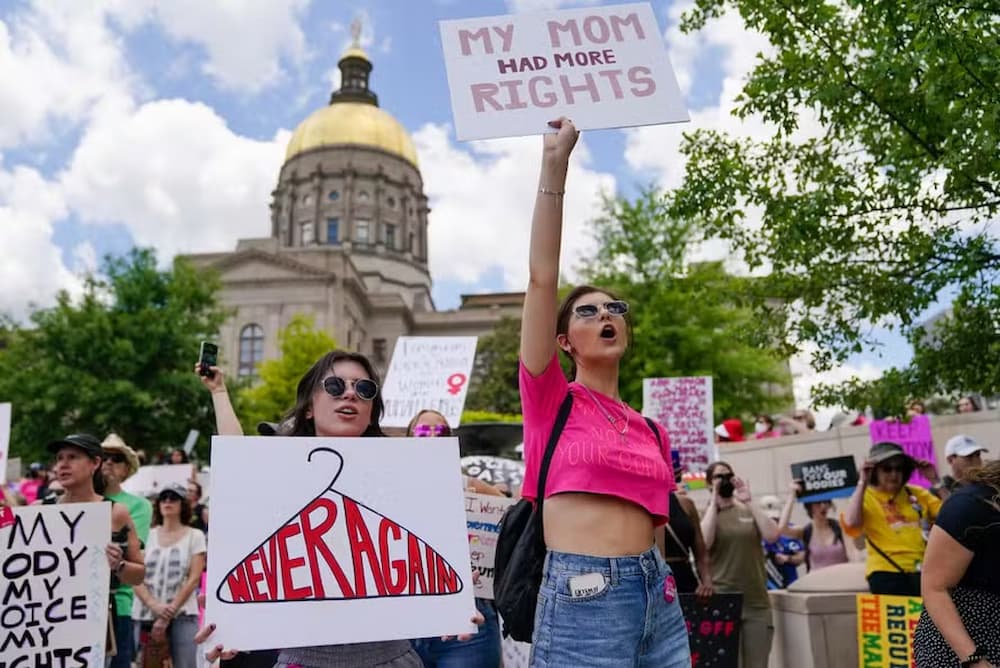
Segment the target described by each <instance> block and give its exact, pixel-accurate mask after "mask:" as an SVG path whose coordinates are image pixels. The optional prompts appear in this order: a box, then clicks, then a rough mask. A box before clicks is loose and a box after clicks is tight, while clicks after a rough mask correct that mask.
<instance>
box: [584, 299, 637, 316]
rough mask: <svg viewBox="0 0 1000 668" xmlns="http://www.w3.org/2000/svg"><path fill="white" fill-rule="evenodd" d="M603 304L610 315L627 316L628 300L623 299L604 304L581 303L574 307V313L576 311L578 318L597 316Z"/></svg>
mask: <svg viewBox="0 0 1000 668" xmlns="http://www.w3.org/2000/svg"><path fill="white" fill-rule="evenodd" d="M602 306H603V307H604V310H605V311H607V312H608V315H611V316H614V317H616V318H623V317H625V314H626V313H628V302H626V301H622V300H621V299H616V300H614V301H610V302H606V303H604V304H580V305H579V306H576V307H574V308H573V313H575V314H576V317H578V318H584V319H587V318H596V317H597V315H598V314H599V313H600V312H601V307H602Z"/></svg>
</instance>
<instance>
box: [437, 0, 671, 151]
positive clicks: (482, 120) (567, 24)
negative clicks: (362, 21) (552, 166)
mask: <svg viewBox="0 0 1000 668" xmlns="http://www.w3.org/2000/svg"><path fill="white" fill-rule="evenodd" d="M440 29H441V44H442V46H443V47H444V58H445V66H446V68H447V71H448V86H449V88H450V89H451V108H452V113H453V114H454V117H455V132H456V135H457V137H458V139H460V140H468V139H489V138H493V137H512V136H520V135H536V134H542V133H543V132H546V131H548V130H549V128H548V126H547V125H546V123H547V122H548V121H550V120H552V119H553V118H557V117H559V116H563V115H565V116H569V117H570V118H572V119H573V122H574V123H575V124H576V126H577V127H578V128H579V129H581V130H591V129H597V128H620V127H630V126H634V125H653V124H656V123H678V122H682V121H687V120H688V113H687V109H686V108H685V107H684V102H683V100H682V99H681V93H680V89H679V88H678V87H677V80H676V78H675V77H674V71H673V69H671V67H670V61H669V59H668V58H667V50H666V47H665V45H664V43H663V38H662V37H661V35H660V28H659V26H658V25H657V23H656V18H655V16H654V15H653V9H652V7H650V6H649V4H647V3H637V4H628V5H613V6H609V7H585V8H580V9H566V10H560V11H546V12H538V13H531V14H514V15H510V16H489V17H481V18H473V19H460V20H456V21H441V22H440Z"/></svg>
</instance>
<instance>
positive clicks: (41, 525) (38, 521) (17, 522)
mask: <svg viewBox="0 0 1000 668" xmlns="http://www.w3.org/2000/svg"><path fill="white" fill-rule="evenodd" d="M19 529H20V532H21V542H22V543H23V544H24V546H25V547H27V546H28V545H30V544H31V541H32V539H34V537H35V531H37V530H39V529H41V530H42V535H43V536H45V544H46V545H51V544H52V537H51V536H50V535H49V529H48V527H46V526H45V518H44V517H43V516H42V515H41V514H40V513H39V514H38V515H35V523H34V524H32V525H31V533H30V534H25V533H24V519H23V517H22V516H21V515H15V516H14V526H13V527H12V528H11V530H10V538H8V539H7V549H8V550H10V549H12V548H13V547H14V537H15V536H16V535H17V532H18V530H19Z"/></svg>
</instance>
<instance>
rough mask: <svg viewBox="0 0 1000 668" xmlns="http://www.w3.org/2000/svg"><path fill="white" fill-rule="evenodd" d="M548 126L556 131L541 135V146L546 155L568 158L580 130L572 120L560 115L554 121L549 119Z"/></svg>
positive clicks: (562, 158)
mask: <svg viewBox="0 0 1000 668" xmlns="http://www.w3.org/2000/svg"><path fill="white" fill-rule="evenodd" d="M549 127H553V128H556V129H557V130H558V132H556V133H551V132H550V133H547V134H545V135H544V136H543V139H542V141H543V144H542V145H543V146H544V147H545V155H546V157H553V158H557V159H561V160H569V155H570V153H572V152H573V147H574V146H576V140H577V139H578V138H579V137H580V131H579V130H577V129H576V126H575V125H573V121H571V120H570V119H568V118H566V117H565V116H563V117H561V118H560V119H558V120H555V121H549Z"/></svg>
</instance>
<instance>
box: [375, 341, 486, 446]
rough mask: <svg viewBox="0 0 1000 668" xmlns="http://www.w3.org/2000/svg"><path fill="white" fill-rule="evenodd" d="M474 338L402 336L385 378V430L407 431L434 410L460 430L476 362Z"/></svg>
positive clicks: (383, 395)
mask: <svg viewBox="0 0 1000 668" xmlns="http://www.w3.org/2000/svg"><path fill="white" fill-rule="evenodd" d="M477 340H478V339H477V337H475V336H401V337H399V338H398V339H396V349H395V350H394V351H393V353H392V361H391V362H390V363H389V370H388V371H387V372H386V374H385V387H384V388H382V398H383V399H384V400H385V415H384V416H383V417H382V426H383V427H406V426H407V425H409V424H410V420H412V419H413V416H414V415H416V414H417V413H419V412H420V411H422V410H426V409H431V410H435V411H438V412H439V413H441V414H442V415H444V416H445V418H447V420H448V424H449V425H451V427H452V428H455V427H457V426H458V424H459V422H460V421H461V419H462V408H463V407H464V406H465V395H466V394H467V393H468V391H469V376H470V374H472V364H473V362H475V360H476V341H477Z"/></svg>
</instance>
